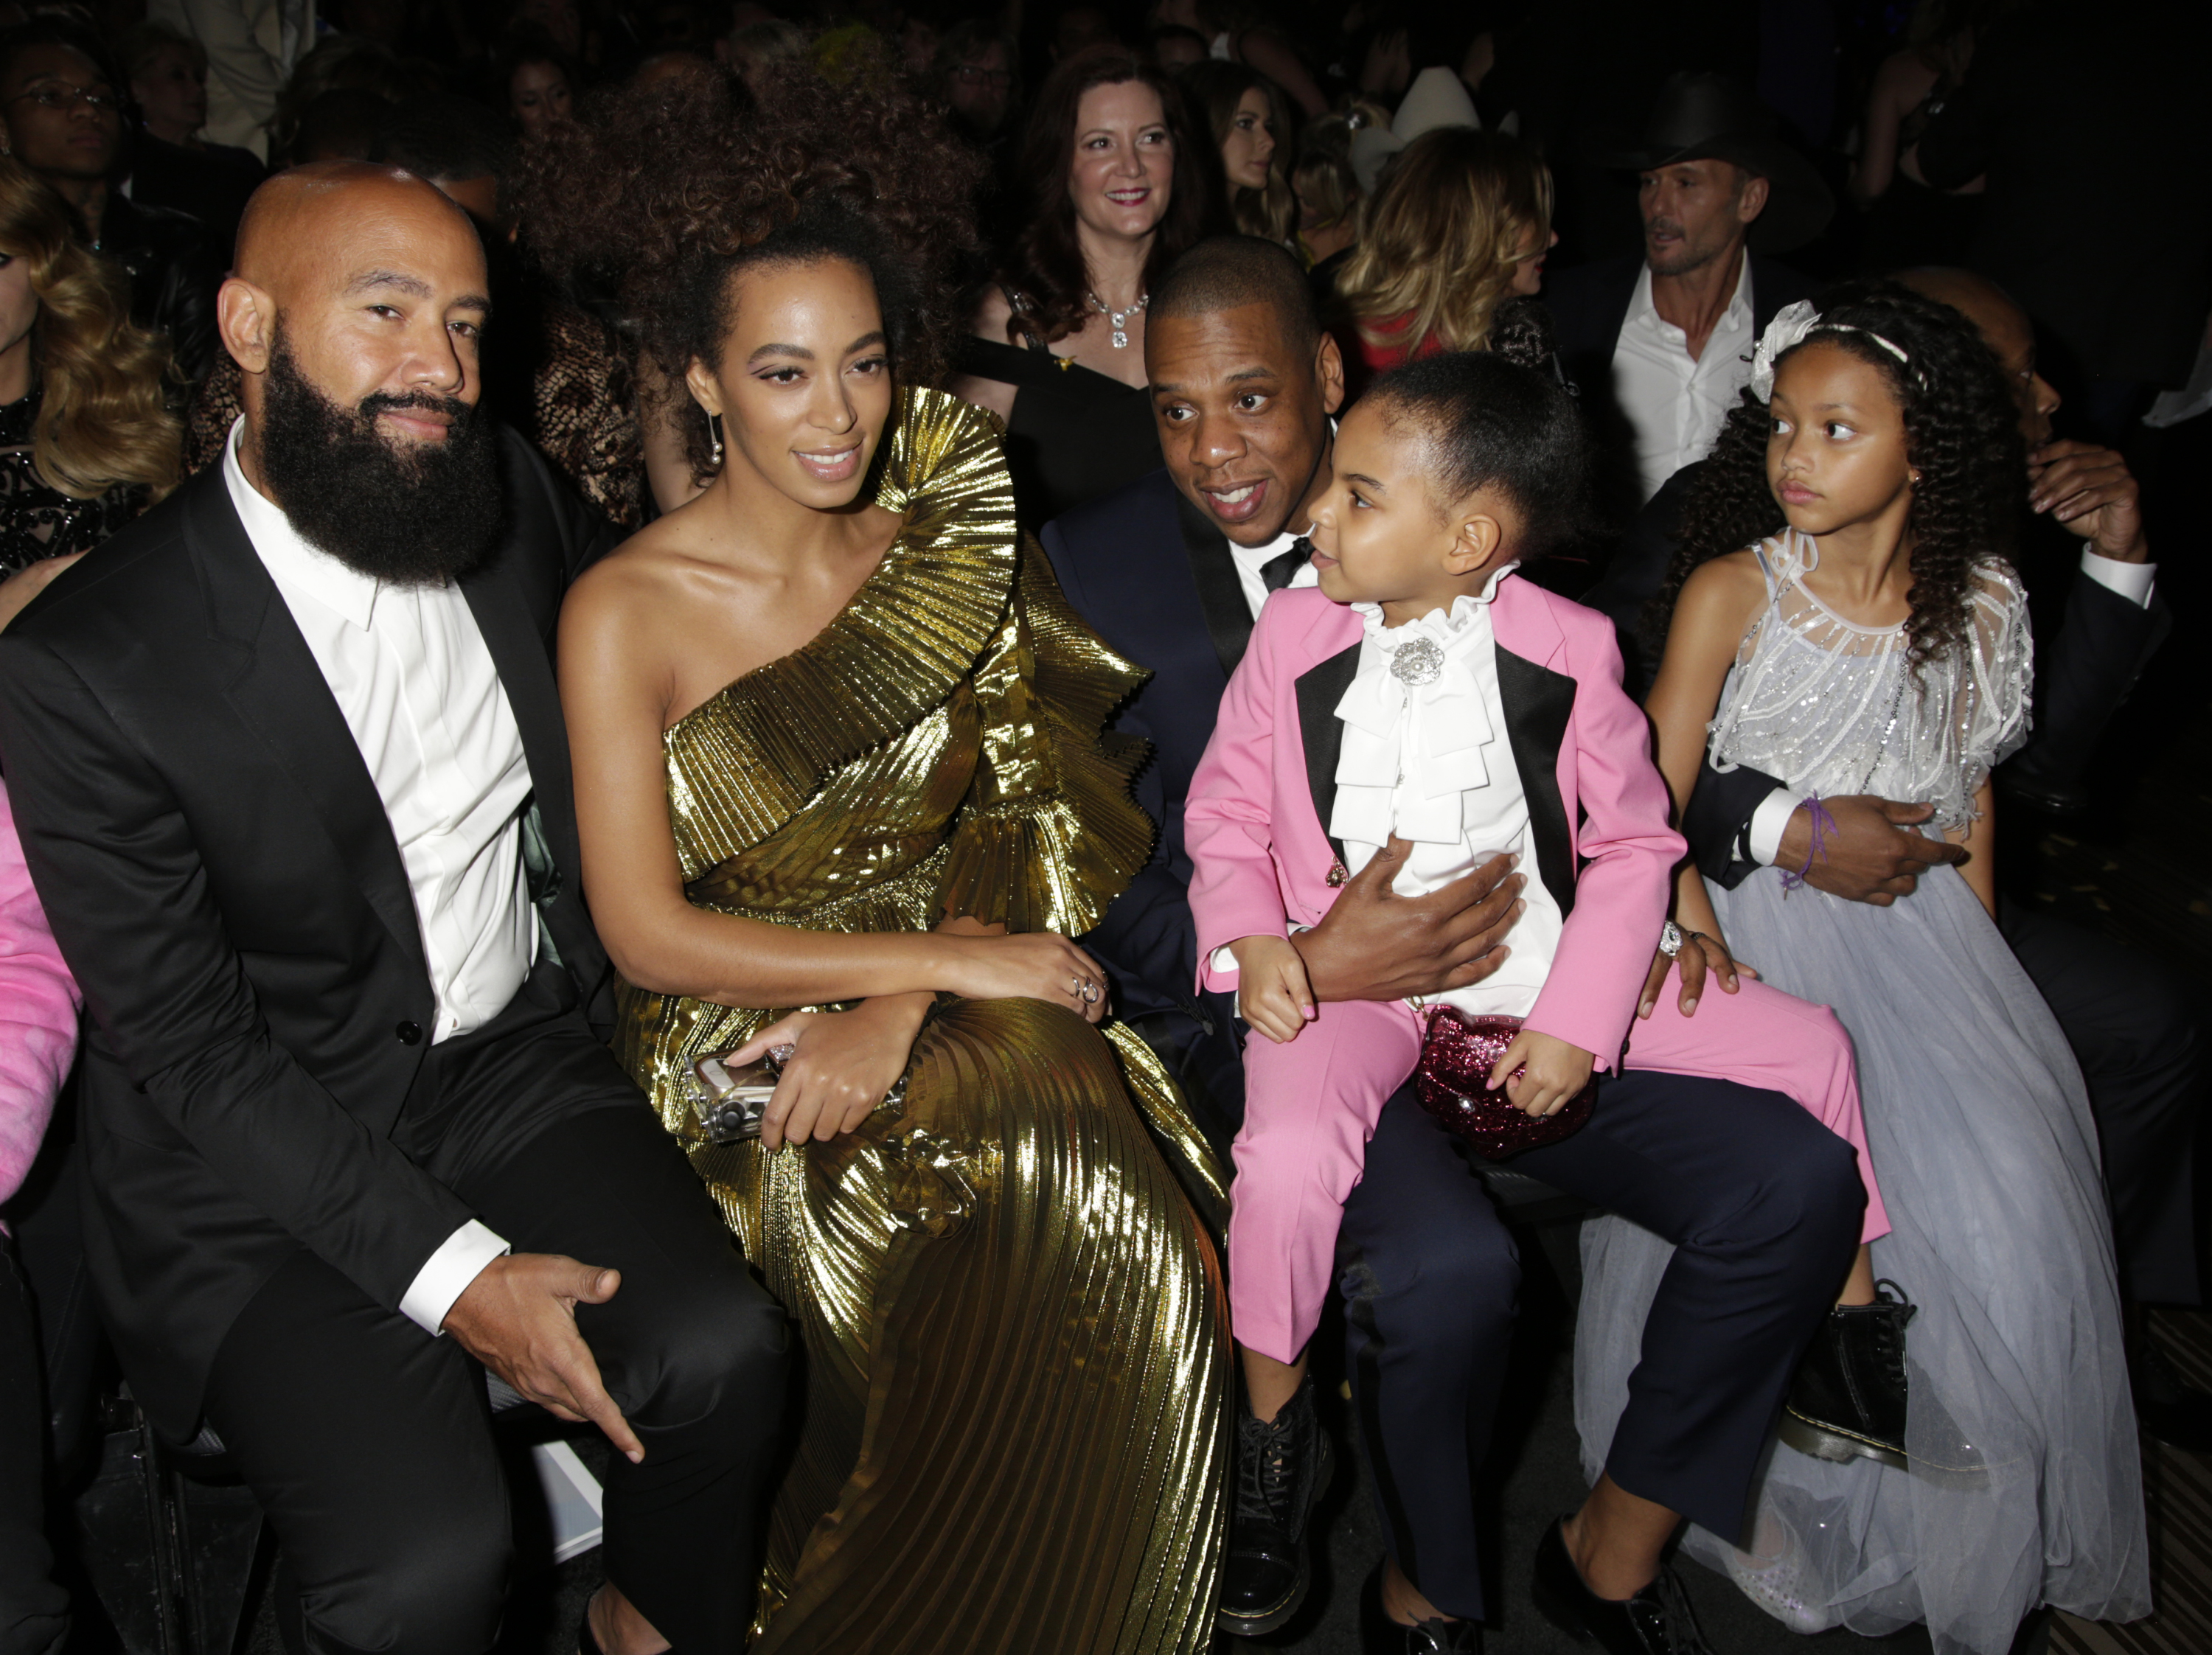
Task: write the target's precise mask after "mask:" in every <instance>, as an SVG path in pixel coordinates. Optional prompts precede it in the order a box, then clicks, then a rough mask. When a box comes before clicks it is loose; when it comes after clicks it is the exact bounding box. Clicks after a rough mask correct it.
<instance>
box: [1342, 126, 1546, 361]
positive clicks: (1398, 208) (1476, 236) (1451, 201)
mask: <svg viewBox="0 0 2212 1655" xmlns="http://www.w3.org/2000/svg"><path fill="white" fill-rule="evenodd" d="M1551 227H1552V174H1551V172H1550V170H1549V169H1548V168H1547V167H1545V165H1544V163H1543V162H1541V161H1539V160H1537V159H1536V157H1535V155H1534V154H1533V153H1532V152H1531V151H1529V150H1528V149H1527V148H1526V147H1524V146H1523V145H1522V143H1520V142H1518V141H1517V140H1516V139H1514V138H1511V137H1508V136H1505V135H1504V134H1503V133H1496V132H1478V131H1475V130H1473V129H1471V128H1468V127H1456V126H1455V127H1444V128H1441V129H1439V130H1436V131H1433V132H1425V133H1423V134H1422V135H1421V136H1419V137H1418V138H1416V139H1414V140H1413V142H1411V143H1409V144H1407V146H1406V148H1405V149H1404V150H1403V151H1402V152H1401V154H1400V155H1398V156H1397V157H1396V158H1395V160H1394V161H1392V163H1391V165H1390V167H1389V171H1388V172H1387V173H1385V174H1384V175H1383V183H1382V186H1381V187H1380V188H1379V189H1377V190H1376V192H1375V194H1374V195H1373V196H1371V197H1369V198H1368V201H1367V204H1366V207H1365V209H1364V212H1363V213H1362V215H1361V223H1360V227H1359V243H1358V248H1357V250H1356V251H1354V252H1353V253H1352V258H1351V259H1350V260H1349V261H1348V262H1347V263H1346V266H1345V270H1344V275H1343V277H1342V279H1341V281H1340V284H1339V288H1338V291H1339V292H1340V294H1342V296H1343V302H1344V306H1345V308H1346V311H1348V312H1350V313H1351V315H1352V319H1353V320H1354V321H1355V322H1357V323H1358V326H1359V336H1360V337H1361V338H1362V339H1364V340H1365V341H1366V342H1367V343H1369V344H1370V345H1375V346H1378V347H1387V346H1392V345H1399V346H1403V347H1404V348H1406V349H1408V350H1411V349H1416V348H1418V347H1419V344H1420V343H1421V342H1422V341H1423V340H1425V339H1426V338H1428V337H1429V336H1431V334H1433V335H1435V336H1436V337H1437V341H1438V343H1440V344H1441V345H1442V347H1443V349H1446V350H1480V349H1484V348H1485V347H1486V346H1487V345H1488V344H1489V343H1490V328H1491V323H1492V319H1493V318H1495V317H1496V315H1497V313H1498V306H1499V305H1501V304H1502V303H1504V300H1505V298H1506V295H1507V294H1510V292H1511V291H1512V289H1513V273H1514V270H1515V267H1516V266H1517V265H1518V264H1520V263H1521V261H1522V258H1524V257H1530V258H1533V257H1538V256H1541V254H1542V252H1544V250H1545V247H1546V246H1547V243H1548V241H1549V239H1550V236H1551ZM1532 231H1533V232H1534V235H1533V237H1532V235H1531V232H1532ZM1524 249H1525V250H1528V251H1526V252H1524ZM1384 324H1394V325H1384Z"/></svg>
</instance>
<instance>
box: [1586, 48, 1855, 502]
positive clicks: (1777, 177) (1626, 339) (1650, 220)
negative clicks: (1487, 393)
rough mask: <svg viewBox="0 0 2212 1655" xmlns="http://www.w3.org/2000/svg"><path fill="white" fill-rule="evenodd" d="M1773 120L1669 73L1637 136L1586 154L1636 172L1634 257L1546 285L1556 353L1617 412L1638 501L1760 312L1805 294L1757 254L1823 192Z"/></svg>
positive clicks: (1804, 219)
mask: <svg viewBox="0 0 2212 1655" xmlns="http://www.w3.org/2000/svg"><path fill="white" fill-rule="evenodd" d="M1779 126H1780V123H1779V122H1778V120H1777V119H1776V118H1775V116H1774V115H1773V113H1772V112H1771V111H1769V110H1768V109H1767V108H1766V107H1765V106H1764V105H1762V104H1761V103H1760V102H1759V100H1758V99H1757V98H1756V97H1755V96H1754V95H1753V93H1752V91H1751V89H1750V88H1748V87H1747V86H1745V85H1743V83H1742V82H1739V81H1736V80H1734V79H1731V78H1730V77H1729V76H1725V75H1687V74H1686V75H1677V76H1674V77H1673V78H1672V79H1670V80H1668V82H1667V83H1666V85H1664V86H1663V87H1662V88H1660V90H1659V96H1658V99H1657V100H1656V103H1655V104H1654V106H1653V107H1652V111H1651V115H1650V118H1649V119H1648V120H1647V121H1646V122H1645V123H1644V132H1643V135H1642V137H1641V139H1640V141H1639V142H1637V143H1635V144H1634V145H1632V146H1630V147H1628V148H1626V149H1617V150H1613V151H1610V152H1607V153H1603V154H1601V155H1599V156H1598V157H1597V159H1598V160H1599V161H1600V162H1601V164H1603V165H1605V166H1607V167H1620V168H1622V169H1624V170H1626V171H1632V172H1635V173H1639V174H1641V175H1642V182H1641V185H1640V187H1639V189H1638V204H1639V206H1640V207H1641V209H1642V211H1643V215H1644V257H1643V258H1640V259H1630V258H1621V259H1611V260H1607V261H1604V262H1602V263H1599V264H1586V265H1583V266H1582V267H1580V268H1579V269H1576V270H1565V271H1562V272H1561V273H1560V274H1559V276H1555V277H1553V279H1552V280H1551V281H1550V282H1547V284H1546V290H1545V294H1544V302H1545V305H1546V306H1547V307H1548V308H1549V309H1550V311H1551V312H1552V318H1553V324H1554V326H1555V328H1556V330H1557V334H1558V339H1559V355H1560V360H1561V361H1562V362H1563V363H1564V364H1565V367H1566V369H1567V372H1568V373H1570V374H1571V376H1572V377H1573V378H1574V379H1575V382H1576V383H1577V385H1579V386H1580V387H1581V388H1582V391H1583V395H1584V397H1586V398H1589V399H1590V400H1591V402H1592V403H1593V404H1594V405H1595V406H1596V407H1597V408H1599V409H1604V410H1606V411H1607V412H1614V411H1617V413H1618V415H1620V421H1608V423H1614V424H1616V428H1617V429H1618V430H1619V432H1620V443H1621V444H1622V445H1623V446H1626V445H1627V444H1629V443H1632V444H1633V448H1634V460H1635V471H1636V476H1637V482H1638V498H1639V499H1640V500H1648V499H1650V497H1651V495H1653V494H1656V493H1657V492H1658V489H1659V486H1660V485H1661V484H1662V483H1663V482H1666V481H1667V479H1668V477H1670V476H1673V475H1674V472H1675V471H1676V470H1680V468H1681V467H1682V466H1685V465H1687V464H1689V463H1690V462H1691V461H1692V460H1695V459H1701V458H1704V457H1705V452H1706V451H1707V450H1709V449H1710V448H1711V446H1712V444H1713V439H1714V438H1715V437H1717V435H1718V434H1719V433H1720V427H1721V421H1723V419H1725V418H1726V417H1727V415H1728V410H1729V409H1731V408H1733V407H1734V406H1735V401H1736V397H1737V394H1738V393H1739V392H1740V391H1741V390H1742V389H1743V387H1744V385H1745V384H1746V383H1747V380H1748V379H1749V377H1750V373H1751V366H1750V361H1749V358H1750V355H1751V349H1752V347H1753V345H1754V344H1755V343H1758V340H1759V334H1760V332H1761V331H1762V330H1765V326H1766V324H1767V321H1768V319H1769V318H1771V317H1772V316H1773V314H1774V313H1775V312H1777V311H1778V310H1780V309H1781V308H1782V307H1783V306H1785V305H1788V304H1790V303H1791V302H1792V301H1794V300H1799V299H1807V298H1810V297H1811V296H1812V293H1813V286H1814V284H1813V283H1812V282H1810V281H1809V280H1808V279H1807V278H1806V277H1804V276H1800V275H1799V274H1797V272H1796V271H1795V270H1790V268H1789V267H1788V266H1787V265H1784V264H1776V263H1775V262H1774V261H1773V259H1772V258H1770V257H1767V255H1769V254H1772V253H1778V252H1788V251H1790V249H1791V248H1794V247H1801V246H1803V245H1804V244H1805V243H1807V242H1808V241H1810V240H1811V239H1813V238H1814V236H1816V235H1818V234H1819V233H1820V231H1821V229H1822V227H1824V226H1825V225H1826V223H1827V221H1828V217H1829V215H1830V214H1831V213H1832V212H1833V211H1834V210H1835V197H1833V196H1832V194H1831V193H1830V192H1829V190H1828V186H1827V185H1826V184H1825V183H1823V182H1822V181H1821V179H1820V174H1819V173H1817V172H1816V171H1814V167H1813V164H1812V163H1811V162H1810V161H1808V160H1807V159H1806V158H1805V157H1804V156H1802V155H1800V154H1798V152H1797V151H1796V150H1795V149H1791V148H1790V145H1789V144H1788V143H1787V142H1784V140H1783V138H1782V137H1781V136H1780V134H1779ZM1622 458H1624V459H1625V458H1626V456H1625V455H1624V456H1623V457H1622Z"/></svg>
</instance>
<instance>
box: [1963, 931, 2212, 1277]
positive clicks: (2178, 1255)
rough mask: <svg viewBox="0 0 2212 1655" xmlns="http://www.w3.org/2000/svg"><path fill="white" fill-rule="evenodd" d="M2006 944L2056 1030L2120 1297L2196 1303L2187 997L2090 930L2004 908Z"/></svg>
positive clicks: (2200, 1046)
mask: <svg viewBox="0 0 2212 1655" xmlns="http://www.w3.org/2000/svg"><path fill="white" fill-rule="evenodd" d="M2002 918H2003V921H2004V933H2005V940H2006V941H2007V942H2008V943H2011V944H2012V949H2013V952H2014V953H2015V955H2018V956H2019V957H2020V963H2021V966H2022V967H2025V968H2026V970H2027V974H2028V975H2029V976H2030V977H2031V978H2033V979H2034V982H2035V986H2036V987H2037V988H2038V989H2039V991H2041V992H2042V995H2043V997H2044V999H2045V1000H2046V1001H2047V1002H2049V1003H2050V1006H2051V1014H2052V1015H2054V1016H2056V1017H2057V1019H2058V1026H2059V1027H2060V1028H2063V1029H2064V1030H2065V1031H2066V1041H2067V1044H2068V1045H2069V1046H2072V1047H2073V1048H2074V1056H2075V1061H2077V1062H2078V1063H2080V1064H2081V1078H2082V1079H2083V1080H2084V1081H2085V1082H2087V1084H2088V1088H2089V1107H2090V1110H2091V1111H2092V1112H2093V1113H2094V1114H2095V1116H2096V1118H2097V1137H2098V1141H2099V1143H2100V1145H2101V1147H2102V1149H2103V1151H2104V1166H2105V1191H2106V1198H2107V1199H2108V1200H2109V1201H2110V1202H2111V1203H2112V1240H2113V1243H2114V1246H2115V1248H2116V1250H2117V1251H2118V1255H2119V1266H2120V1290H2121V1291H2122V1292H2123V1293H2124V1294H2125V1295H2126V1296H2127V1297H2129V1298H2130V1299H2134V1300H2141V1301H2142V1302H2144V1303H2148V1304H2161V1305H2195V1304H2200V1303H2202V1302H2203V1291H2202V1283H2201V1282H2200V1281H2199V1279H2198V1267H2197V1222H2196V1163H2197V1129H2198V1126H2199V1125H2200V1124H2201V1122H2202V1121H2203V1112H2204V1094H2205V1086H2204V1040H2203V1033H2202V1030H2201V1029H2200V1027H2199V1024H2198V1019H2197V1012H2196V1009H2195V1007H2194V1006H2192V1005H2191V1003H2190V999H2189V994H2188V990H2187V986H2186V985H2185V984H2183V983H2181V982H2179V980H2177V979H2175V977H2174V976H2173V974H2172V973H2171V972H2168V971H2166V969H2165V968H2163V967H2160V965H2159V964H2158V962H2157V961H2154V960H2150V959H2147V958H2146V957H2144V956H2143V955H2142V954H2140V953H2139V952H2137V951H2136V949H2130V948H2129V947H2128V946H2127V945H2126V944H2124V943H2116V942H2114V941H2113V940H2112V938H2110V937H2102V936H2100V935H2098V934H2097V933H2096V932H2094V931H2085V930H2083V929H2082V928H2081V927H2080V926H2078V925H2070V924H2067V923H2066V921H2064V920H2063V919H2059V918H2054V917H2053V916H2051V915H2050V914H2047V913H2039V912H2035V911H2033V910H2032V909H2028V908H2023V907H2020V906H2016V905H2013V904H2007V905H2006V906H2005V908H2004V910H2003V913H2002Z"/></svg>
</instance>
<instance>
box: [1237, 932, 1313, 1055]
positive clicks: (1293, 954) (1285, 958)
mask: <svg viewBox="0 0 2212 1655" xmlns="http://www.w3.org/2000/svg"><path fill="white" fill-rule="evenodd" d="M1229 951H1230V953H1231V954H1233V955H1236V956H1237V1015H1239V1016H1241V1017H1243V1019H1244V1021H1246V1022H1248V1023H1249V1024H1251V1025H1252V1027H1253V1028H1256V1029H1258V1030H1259V1031H1260V1032H1261V1034H1265V1035H1266V1036H1267V1038H1268V1039H1269V1040H1273V1041H1274V1042H1275V1044H1276V1045H1278V1046H1285V1045H1287V1044H1289V1043H1290V1042H1291V1041H1292V1040H1296V1039H1297V1037H1298V1031H1299V1030H1300V1029H1302V1028H1304V1027H1305V1026H1306V1024H1307V1023H1308V1022H1309V1021H1311V1019H1312V1017H1313V1015H1314V1003H1313V990H1312V989H1311V988H1310V987H1309V986H1308V985H1307V983H1306V962H1305V961H1304V960H1302V959H1300V958H1299V957H1298V951H1297V949H1294V948H1292V947H1291V944H1290V941H1289V939H1288V938H1287V937H1238V938H1237V940H1236V941H1235V942H1234V943H1231V944H1230V945H1229Z"/></svg>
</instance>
